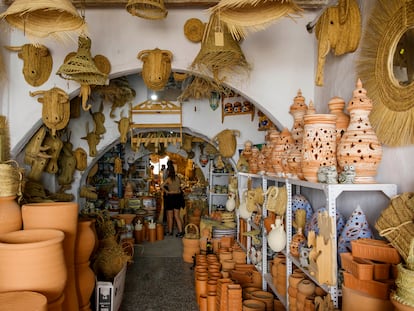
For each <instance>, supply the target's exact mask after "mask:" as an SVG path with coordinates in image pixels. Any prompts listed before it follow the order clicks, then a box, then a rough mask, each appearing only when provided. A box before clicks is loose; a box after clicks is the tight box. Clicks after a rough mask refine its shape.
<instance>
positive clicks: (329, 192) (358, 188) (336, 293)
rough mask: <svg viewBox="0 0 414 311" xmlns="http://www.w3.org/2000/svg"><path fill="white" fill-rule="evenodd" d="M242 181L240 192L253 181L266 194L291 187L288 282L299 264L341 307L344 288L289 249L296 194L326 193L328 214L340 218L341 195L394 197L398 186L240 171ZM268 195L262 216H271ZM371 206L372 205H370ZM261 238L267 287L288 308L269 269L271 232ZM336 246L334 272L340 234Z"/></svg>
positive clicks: (264, 285)
mask: <svg viewBox="0 0 414 311" xmlns="http://www.w3.org/2000/svg"><path fill="white" fill-rule="evenodd" d="M238 181H239V191H241V190H243V188H247V185H248V184H250V185H251V186H252V188H255V187H257V186H258V185H260V186H262V187H263V192H264V193H266V191H267V189H268V187H270V186H278V187H281V186H286V189H287V196H288V203H287V208H286V215H285V227H286V236H287V243H286V247H285V249H284V250H283V251H282V253H284V254H285V255H286V270H287V271H286V284H288V280H289V276H290V275H291V274H292V266H293V265H296V266H297V267H299V268H300V269H301V270H302V271H303V272H304V273H305V274H306V275H307V276H308V278H309V279H311V280H312V281H314V282H315V283H316V284H317V285H318V286H319V287H321V288H322V289H323V290H324V291H326V292H327V293H329V294H330V295H331V297H332V301H333V303H334V305H335V307H336V308H337V307H338V305H339V297H340V296H341V291H340V289H339V288H338V284H337V282H336V278H335V282H334V283H333V284H326V283H323V282H319V280H318V278H317V277H316V276H315V275H313V274H311V273H310V272H309V270H307V269H303V268H301V265H300V261H299V259H298V258H296V257H294V256H292V255H291V254H290V253H289V252H288V251H286V250H289V249H290V244H291V241H292V196H293V195H294V194H298V193H301V190H304V189H306V190H307V191H313V192H322V195H323V196H324V197H325V202H326V207H327V211H328V215H329V216H330V217H332V218H333V219H334V220H335V219H336V211H337V209H338V210H340V209H341V206H337V200H338V197H339V196H340V195H341V194H343V193H345V192H349V193H354V192H358V193H361V194H363V195H365V194H366V195H372V193H373V192H380V193H382V194H383V195H385V196H386V197H387V198H391V197H393V196H394V195H396V194H397V185H395V184H378V183H372V184H324V183H314V182H309V181H303V180H297V179H290V178H283V177H274V176H267V175H258V174H249V173H238ZM266 204H267V198H265V201H264V204H263V208H262V215H261V217H262V218H265V217H266V216H267V209H266ZM367 208H369V207H367ZM247 223H248V227H247V231H249V230H253V229H254V228H253V226H252V224H251V223H252V222H251V221H248V222H247ZM261 231H262V232H261V237H262V247H261V250H262V258H263V259H262V262H261V264H260V271H261V273H262V276H263V289H264V290H265V289H267V287H269V288H270V289H271V290H272V292H273V293H274V294H275V295H276V297H278V299H279V300H280V301H281V302H282V303H283V305H284V306H285V308H286V309H288V308H289V300H288V296H287V295H281V294H280V293H279V292H278V291H277V290H276V288H275V286H274V285H273V282H272V275H271V273H269V272H268V270H269V267H268V261H267V257H268V254H267V234H266V230H261ZM332 232H336V221H333V226H332ZM246 244H247V247H246V249H247V250H249V249H250V247H251V245H252V242H251V238H248V239H247V243H246ZM332 245H333V246H334V247H333V249H332V254H333V257H332V259H333V262H335V265H333V267H332V270H333V271H332V274H335V275H336V273H337V267H336V262H337V249H336V245H337V237H336V234H334V235H333V237H332Z"/></svg>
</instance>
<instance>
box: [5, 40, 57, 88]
mask: <svg viewBox="0 0 414 311" xmlns="http://www.w3.org/2000/svg"><path fill="white" fill-rule="evenodd" d="M5 48H6V49H8V50H9V51H13V52H18V54H17V55H18V56H19V58H20V59H22V60H23V76H24V79H25V80H26V82H27V83H29V84H30V85H31V86H40V85H42V84H43V83H45V82H46V81H47V79H49V77H50V73H51V72H52V67H53V58H52V55H50V52H49V49H48V48H47V47H46V46H44V45H33V44H25V45H22V46H5Z"/></svg>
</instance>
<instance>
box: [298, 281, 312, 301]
mask: <svg viewBox="0 0 414 311" xmlns="http://www.w3.org/2000/svg"><path fill="white" fill-rule="evenodd" d="M297 288H298V291H299V292H300V293H302V294H304V295H305V296H306V297H308V296H311V295H313V293H315V288H316V285H315V283H313V282H312V281H310V280H306V279H305V280H302V281H300V282H299V284H298V286H297Z"/></svg>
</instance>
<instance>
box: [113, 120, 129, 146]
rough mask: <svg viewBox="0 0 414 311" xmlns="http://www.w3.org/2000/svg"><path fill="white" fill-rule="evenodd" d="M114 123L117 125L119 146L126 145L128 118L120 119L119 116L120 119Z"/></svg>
mask: <svg viewBox="0 0 414 311" xmlns="http://www.w3.org/2000/svg"><path fill="white" fill-rule="evenodd" d="M115 123H117V124H118V131H119V135H120V139H119V141H120V142H121V144H126V142H127V140H128V131H129V127H130V125H131V122H130V119H129V118H128V117H122V114H121V118H120V119H119V120H118V121H115Z"/></svg>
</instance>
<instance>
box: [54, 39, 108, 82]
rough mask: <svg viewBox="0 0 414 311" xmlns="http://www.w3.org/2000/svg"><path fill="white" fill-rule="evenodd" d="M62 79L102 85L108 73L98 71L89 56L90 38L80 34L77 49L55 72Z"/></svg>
mask: <svg viewBox="0 0 414 311" xmlns="http://www.w3.org/2000/svg"><path fill="white" fill-rule="evenodd" d="M56 74H58V75H59V76H61V77H62V78H63V79H66V80H74V81H76V82H79V83H80V84H89V85H92V84H93V85H104V84H105V83H106V80H107V78H108V75H107V74H105V73H102V72H101V71H99V69H98V67H96V65H95V62H94V61H93V59H92V56H91V39H89V38H88V37H84V36H80V37H79V39H78V51H77V53H76V55H74V56H73V57H70V58H69V59H68V60H67V61H66V62H65V63H64V64H63V65H62V66H60V68H59V70H58V71H57V73H56Z"/></svg>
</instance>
